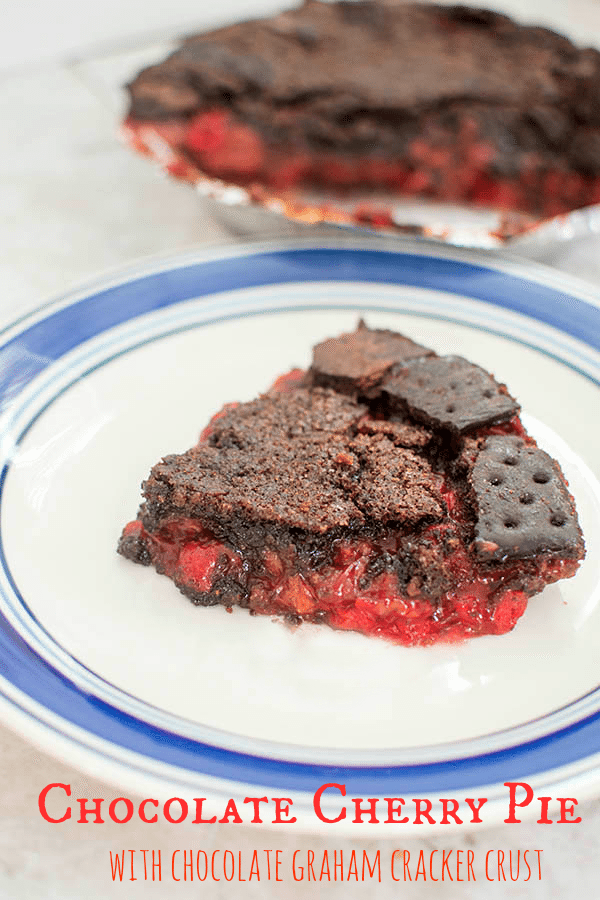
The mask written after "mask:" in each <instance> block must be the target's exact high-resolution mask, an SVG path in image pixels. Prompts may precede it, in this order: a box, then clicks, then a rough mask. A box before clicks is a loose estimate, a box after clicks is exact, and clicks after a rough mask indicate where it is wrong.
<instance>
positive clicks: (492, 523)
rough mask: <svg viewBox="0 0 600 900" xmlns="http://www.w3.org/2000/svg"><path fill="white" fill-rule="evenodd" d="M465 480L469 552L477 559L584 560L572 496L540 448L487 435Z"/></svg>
mask: <svg viewBox="0 0 600 900" xmlns="http://www.w3.org/2000/svg"><path fill="white" fill-rule="evenodd" d="M469 480H470V483H471V487H472V490H473V493H474V496H475V502H476V507H477V522H476V526H475V541H474V544H473V549H474V551H475V553H476V554H477V556H479V557H480V558H481V559H487V560H498V559H504V558H509V559H526V558H527V557H532V556H535V555H537V554H539V553H555V554H558V555H561V556H566V557H572V558H575V559H579V558H581V557H582V556H583V540H582V536H581V531H580V529H579V525H578V523H577V516H576V513H575V507H574V502H573V498H572V497H571V495H570V494H569V492H568V490H567V487H566V484H565V482H564V479H563V475H562V473H561V471H560V468H559V466H558V463H556V462H555V461H554V460H553V459H552V458H551V457H550V456H548V454H547V453H544V451H543V450H540V449H539V447H535V446H531V445H530V444H527V443H525V441H524V440H523V439H522V438H518V437H515V436H514V435H493V436H490V437H488V438H487V439H486V442H485V445H484V447H483V449H482V450H481V451H480V452H479V455H478V457H477V459H476V460H475V465H474V467H473V471H472V472H471V475H470V479H469Z"/></svg>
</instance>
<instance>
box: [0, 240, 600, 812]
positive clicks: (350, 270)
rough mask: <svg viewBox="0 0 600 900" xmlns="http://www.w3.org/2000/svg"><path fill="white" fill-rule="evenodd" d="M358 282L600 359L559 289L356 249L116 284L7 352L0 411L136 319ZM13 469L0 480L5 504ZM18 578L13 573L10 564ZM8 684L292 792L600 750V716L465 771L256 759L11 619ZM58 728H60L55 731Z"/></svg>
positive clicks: (102, 729)
mask: <svg viewBox="0 0 600 900" xmlns="http://www.w3.org/2000/svg"><path fill="white" fill-rule="evenodd" d="M303 281H354V282H372V283H385V284H398V285H407V286H414V287H419V288H429V289H434V290H440V291H443V292H445V293H455V294H458V295H462V296H468V297H472V298H474V299H477V300H482V301H484V302H486V303H490V304H493V305H495V306H500V307H504V308H506V309H510V310H513V311H515V312H518V313H521V314H525V315H527V316H529V317H531V318H534V319H537V320H538V321H540V322H543V323H545V324H547V325H551V326H554V327H555V328H557V329H559V330H560V331H562V332H564V333H565V334H568V335H570V336H572V337H574V338H578V339H579V340H581V341H583V342H584V343H586V344H588V345H589V346H591V347H593V348H595V349H600V310H599V309H597V308H596V307H594V306H593V305H591V304H589V303H586V302H585V301H583V300H581V299H578V298H577V297H574V296H571V295H569V294H566V293H563V292H561V291H559V290H556V289H554V288H552V287H549V286H547V285H544V284H540V283H538V282H535V281H529V280H526V279H523V278H519V277H518V276H515V275H512V274H504V273H503V272H502V271H499V270H496V269H493V268H485V267H484V266H481V265H473V264H470V263H465V262H462V261H458V260H453V259H447V258H436V257H433V256H426V255H418V254H407V253H391V252H388V251H380V250H372V249H369V250H357V249H348V248H341V249H306V248H301V249H296V250H285V251H276V252H271V253H267V252H262V253H257V254H252V255H243V256H239V257H236V258H233V259H232V258H228V259H220V260H219V259H216V260H211V261H208V262H202V263H197V264H193V265H184V266H182V267H177V266H176V265H173V267H172V268H169V269H168V270H166V271H161V272H157V273H155V274H151V275H146V276H144V277H142V278H137V279H134V280H130V281H126V282H124V283H121V284H116V285H114V286H111V287H109V288H107V289H104V290H99V291H97V292H95V293H92V294H90V295H89V296H86V297H84V298H82V299H80V300H78V301H76V302H74V303H72V304H71V305H68V306H66V307H64V308H62V309H59V310H56V311H54V312H50V313H49V314H48V315H47V316H46V317H45V318H43V319H42V320H41V321H38V322H36V323H35V324H33V325H30V326H27V325H26V324H24V327H23V330H22V332H21V333H20V334H18V335H17V336H16V337H13V338H12V339H10V340H8V341H7V342H6V343H5V344H4V346H3V347H2V348H0V407H1V406H2V405H3V404H4V403H6V401H8V400H10V401H14V400H15V399H16V398H17V397H18V395H19V393H20V392H21V391H22V390H23V389H24V388H25V387H26V386H27V385H28V384H29V383H30V382H31V381H32V379H33V378H35V377H36V376H37V375H38V374H39V373H40V372H42V371H43V370H44V369H45V368H46V367H47V366H49V365H50V364H51V363H52V362H54V361H55V360H57V359H59V358H60V357H61V356H63V355H64V354H65V353H67V352H69V351H70V350H73V349H74V348H75V347H77V346H79V345H80V344H82V343H83V342H84V341H86V340H88V339H90V338H92V337H95V336H97V335H98V334H100V333H101V332H103V331H106V330H107V329H110V328H112V327H114V326H116V325H119V324H122V323H124V322H127V321H130V320H131V319H133V318H135V317H136V316H139V315H142V314H147V313H149V312H152V311H154V310H158V309H162V308H164V307H168V306H171V305H173V304H175V303H178V302H181V301H185V300H188V299H191V298H196V297H202V296H206V295H210V294H215V293H220V292H223V291H231V290H236V289H237V290H239V289H244V288H249V287H257V286H260V285H272V284H277V283H290V282H303ZM7 470H8V468H7V467H6V466H5V468H4V470H3V472H2V477H1V479H0V494H1V491H2V488H3V485H4V479H5V476H6V472H7ZM2 564H3V565H4V568H5V571H6V572H7V575H8V576H9V577H10V573H9V570H8V566H7V564H6V561H5V559H4V557H2ZM0 673H1V674H2V675H3V676H4V678H6V679H7V680H8V681H9V682H10V683H12V684H13V685H14V687H15V688H17V689H19V690H21V691H22V692H23V693H24V694H26V695H27V696H28V697H30V698H32V699H33V700H35V701H36V702H37V703H39V704H41V705H42V706H43V707H45V708H46V709H47V710H49V711H50V712H52V713H54V714H57V715H58V716H60V717H61V718H63V719H64V720H65V721H66V722H67V723H72V724H75V725H77V726H79V727H81V728H83V729H85V730H86V731H87V732H88V733H90V734H93V735H96V736H98V737H99V738H101V739H102V740H104V741H106V742H107V748H106V750H107V754H108V753H109V746H108V745H110V744H112V745H116V746H117V747H119V748H123V749H125V750H129V751H133V752H135V753H138V754H142V755H143V756H145V757H147V758H148V759H150V760H156V761H159V762H162V763H166V764H169V765H174V766H177V767H181V768H183V769H185V770H188V771H189V772H196V773H202V774H204V775H209V776H215V777H219V778H225V779H227V780H230V781H239V782H246V783H252V784H261V785H264V786H269V787H273V788H283V789H286V790H288V791H290V790H299V791H307V792H313V791H314V790H315V789H316V787H318V786H319V785H320V784H323V783H324V782H326V781H343V782H344V783H345V784H346V785H347V788H348V792H349V794H353V793H355V794H359V793H360V794H362V795H364V792H365V791H369V792H375V791H377V792H382V791H384V792H386V791H387V792H392V791H393V792H395V793H399V792H409V791H413V792H415V791H419V792H427V793H434V792H436V791H444V790H461V789H466V788H470V787H474V786H476V785H482V784H493V783H497V782H503V781H506V780H518V779H520V778H524V777H525V776H527V775H531V774H533V773H539V772H543V771H546V770H548V769H551V768H556V767H559V766H563V765H566V764H568V763H571V762H574V761H577V760H581V759H584V758H585V757H587V756H589V755H591V754H593V753H595V752H597V751H598V748H599V747H600V713H597V714H594V715H592V716H590V717H588V718H586V719H584V720H582V721H579V722H577V723H575V724H573V725H571V726H569V727H567V728H565V729H563V730H561V731H559V732H555V733H553V734H552V735H549V736H547V737H544V738H540V739H538V740H535V741H531V742H528V743H526V744H521V745H520V746H518V747H512V748H510V749H505V750H500V751H497V752H493V753H489V754H484V755H480V756H471V757H468V758H463V759H460V760H452V761H448V762H437V763H428V764H421V765H416V766H385V767H374V766H360V767H347V766H331V765H309V764H304V763H293V762H286V761H281V760H278V759H275V758H269V757H261V756H251V755H246V754H242V753H238V752H235V751H231V750H227V749H224V748H222V747H218V746H213V745H209V744H206V743H201V742H199V741H195V740H192V739H189V738H186V737H182V736H181V735H178V734H175V733H172V732H169V731H166V730H163V729H160V728H158V727H156V726H154V725H151V724H149V723H147V722H144V721H142V720H139V719H137V718H135V717H133V716H131V715H129V714H127V713H124V712H122V711H120V710H118V709H116V708H114V707H112V706H111V705H109V704H108V703H106V702H105V701H103V700H102V699H100V698H99V697H95V696H93V695H90V694H87V693H85V692H83V691H81V690H80V689H79V688H77V687H76V686H75V685H74V684H73V683H72V682H71V681H70V680H69V679H68V678H67V677H65V676H64V675H63V674H61V673H60V672H58V671H57V670H56V669H54V668H53V667H52V666H50V665H49V664H48V663H47V662H46V661H45V660H43V659H42V658H41V657H40V656H39V655H38V654H37V653H36V652H35V651H34V650H33V649H32V648H31V647H30V646H29V645H28V644H27V643H26V642H25V641H24V640H23V638H22V637H21V636H20V635H19V634H18V633H17V632H16V631H15V629H14V628H13V627H12V625H11V624H10V622H9V621H8V620H7V619H6V618H4V617H0ZM56 727H58V726H56Z"/></svg>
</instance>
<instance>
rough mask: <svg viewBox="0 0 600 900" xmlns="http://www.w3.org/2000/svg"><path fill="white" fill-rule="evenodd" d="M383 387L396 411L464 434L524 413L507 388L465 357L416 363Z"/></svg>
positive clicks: (429, 359) (417, 361)
mask: <svg viewBox="0 0 600 900" xmlns="http://www.w3.org/2000/svg"><path fill="white" fill-rule="evenodd" d="M382 389H383V391H384V393H385V394H386V395H387V397H388V398H389V401H390V405H391V408H392V409H394V407H395V406H397V407H399V409H400V410H406V411H408V412H409V414H410V415H411V416H413V417H414V418H415V419H416V420H417V421H419V422H423V424H425V425H429V426H430V427H431V428H443V429H447V430H449V431H453V432H459V433H461V434H462V433H463V432H466V431H471V430H472V429H474V428H481V427H482V426H485V425H492V424H494V423H495V422H502V421H504V420H506V419H510V418H511V416H513V415H514V414H515V413H516V412H517V411H518V410H519V404H518V403H517V402H516V400H514V399H513V397H511V396H510V394H509V393H508V391H507V390H506V387H505V385H503V384H498V382H497V381H495V379H494V378H493V377H492V376H491V375H490V374H489V372H486V371H485V369H481V368H480V367H479V366H476V365H474V364H473V363H470V362H468V360H466V359H463V358H462V357H460V356H442V357H434V358H431V357H429V358H422V359H414V360H412V361H410V362H408V363H407V364H406V365H403V366H402V368H401V369H398V370H394V372H393V374H392V375H391V376H390V377H389V378H388V379H386V380H385V382H384V384H383V385H382Z"/></svg>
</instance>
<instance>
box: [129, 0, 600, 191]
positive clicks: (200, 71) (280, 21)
mask: <svg viewBox="0 0 600 900" xmlns="http://www.w3.org/2000/svg"><path fill="white" fill-rule="evenodd" d="M348 60H352V61H353V62H352V65H349V64H348ZM129 91H130V95H131V107H130V115H131V116H132V117H133V118H135V119H138V120H153V119H170V118H190V117H192V116H193V115H195V114H196V113H197V112H199V111H202V110H206V109H212V108H215V107H225V108H227V109H229V110H230V111H232V112H233V113H234V115H235V117H236V119H238V120H239V121H241V122H243V123H246V124H248V125H250V126H251V127H253V128H255V129H257V130H258V131H259V132H260V133H261V135H262V136H263V138H264V139H265V140H266V141H267V142H270V143H272V144H273V145H281V146H294V147H298V146H300V147H301V146H303V145H305V146H307V147H311V148H317V149H323V148H335V149H336V150H342V151H344V152H347V153H350V154H365V153H372V152H373V149H374V148H376V153H377V154H378V155H380V156H382V157H384V158H398V157H399V156H402V155H403V153H404V151H405V150H406V148H407V147H408V146H409V145H410V144H411V142H413V141H414V140H415V138H417V137H418V136H419V135H424V134H425V135H427V136H428V140H429V143H434V144H435V142H436V140H437V141H440V142H441V145H445V144H446V143H447V140H446V138H445V135H448V134H452V135H454V136H455V137H456V135H457V134H459V133H460V132H461V129H464V127H465V123H471V125H472V126H473V127H474V129H475V131H476V133H477V134H479V136H480V138H482V139H485V140H486V141H487V143H488V144H489V145H490V146H492V147H493V148H494V152H495V156H494V160H493V163H492V164H491V169H493V170H495V171H496V172H497V173H499V174H502V175H510V174H512V173H515V172H517V171H519V170H520V169H521V168H522V167H523V165H524V164H525V161H526V155H527V154H529V153H535V154H537V155H538V156H539V157H540V158H542V159H544V160H546V162H547V164H548V166H549V167H552V166H555V165H557V164H559V165H560V164H561V163H562V164H565V162H566V164H568V166H569V167H570V168H572V169H573V170H575V171H578V172H581V173H582V174H585V175H588V174H594V173H597V172H598V171H600V53H598V52H597V51H596V50H594V49H581V48H578V47H576V46H575V45H574V44H573V43H571V42H570V41H569V40H568V39H567V38H565V37H562V36H560V35H558V34H555V33H554V32H552V31H549V30H547V29H544V28H538V27H532V26H525V25H520V24H517V23H516V22H514V21H512V20H511V19H509V18H507V17H506V16H502V15H499V14H496V13H492V12H489V11H486V10H477V9H472V8H469V7H464V6H450V7H446V6H437V5H434V4H418V3H406V4H393V3H390V4H387V3H383V2H382V3H372V2H365V0H357V2H338V3H323V2H319V0H307V2H306V3H304V4H303V5H302V6H301V7H299V8H298V9H294V10H291V11H289V12H286V13H282V14H280V15H278V16H274V17H271V18H268V19H261V20H255V21H250V22H244V23H241V24H236V25H232V26H229V27H227V28H222V29H218V30H216V31H213V32H209V33H206V34H201V35H195V36H193V37H190V38H188V39H187V40H186V41H184V43H183V44H182V46H181V47H180V48H179V49H178V50H176V51H175V53H173V54H172V55H171V56H170V57H169V58H168V59H167V60H165V61H164V62H163V63H161V64H159V65H156V66H152V67H150V68H148V69H146V70H144V71H143V72H141V73H140V74H139V75H138V76H137V78H136V79H135V80H134V81H133V82H132V83H131V84H130V85H129Z"/></svg>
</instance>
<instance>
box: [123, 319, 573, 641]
mask: <svg viewBox="0 0 600 900" xmlns="http://www.w3.org/2000/svg"><path fill="white" fill-rule="evenodd" d="M518 412H519V406H518V404H517V402H516V401H515V400H514V399H513V397H511V395H510V394H509V393H508V391H507V389H506V387H505V386H504V385H503V384H499V383H497V382H496V381H495V380H494V378H493V377H492V376H491V375H490V374H488V373H487V372H486V371H484V370H483V369H481V368H480V367H479V366H476V365H473V364H472V363H470V362H468V361H467V360H465V359H462V358H461V357H457V356H446V357H444V356H442V357H440V356H437V355H436V354H434V353H433V352H432V351H430V350H427V349H426V348H425V347H423V346H420V345H419V344H417V343H414V342H413V341H412V340H410V339H409V338H407V337H404V336H403V335H400V334H396V333H394V332H391V331H382V330H371V329H369V328H367V327H366V326H365V325H364V323H362V322H361V323H360V324H359V326H358V328H357V330H356V331H355V332H353V333H351V334H344V335H341V336H340V337H337V338H333V339H329V340H326V341H324V342H323V343H321V344H319V345H317V346H316V347H315V348H314V356H313V365H312V367H311V369H310V370H309V371H308V372H306V373H305V372H301V371H299V370H294V371H293V372H291V373H290V374H288V375H286V376H282V377H281V378H279V379H278V380H277V381H276V382H275V384H274V386H273V388H272V389H271V390H270V391H269V392H268V393H266V394H264V395H262V396H260V397H259V398H258V399H256V400H252V401H250V402H248V403H240V404H230V405H228V406H226V407H225V408H224V409H223V410H222V411H221V412H219V413H217V414H216V415H215V416H214V417H213V419H212V420H211V422H210V423H209V424H208V426H207V427H206V428H205V430H204V431H203V433H202V435H201V437H200V440H199V442H198V444H197V445H196V446H195V447H192V448H191V449H190V450H188V451H187V452H186V453H182V454H177V455H174V456H167V457H165V458H164V459H163V460H161V461H160V462H159V463H158V464H157V465H156V466H154V468H153V469H152V471H151V473H150V476H149V478H148V480H147V481H146V482H145V483H144V485H143V497H144V500H143V503H142V505H141V507H140V510H139V513H138V517H137V519H136V520H135V521H133V522H130V523H129V524H128V525H126V526H125V529H124V531H123V534H122V536H121V540H120V543H119V552H120V553H121V554H122V555H123V556H125V557H127V558H128V559H131V560H133V561H135V562H138V563H141V564H143V565H152V566H154V568H155V569H156V570H157V572H160V573H162V574H165V575H167V577H169V578H171V579H172V580H173V581H174V582H175V584H176V585H177V587H178V588H179V589H180V590H181V591H182V592H183V593H184V594H185V595H186V596H187V597H189V598H190V600H191V601H192V602H193V603H195V604H197V605H199V606H212V605H215V604H222V605H224V606H225V607H227V608H230V607H232V606H234V605H236V606H242V607H245V608H247V609H249V610H250V612H251V613H263V614H266V615H270V616H283V617H285V618H286V619H287V620H290V621H292V622H295V623H299V622H315V623H322V624H327V625H330V626H331V627H333V628H338V629H350V630H353V631H358V632H362V633H364V634H369V635H379V636H381V637H384V638H387V639H389V640H391V641H394V642H397V643H400V644H405V645H412V644H431V643H434V642H436V641H441V640H444V641H452V640H460V639H464V638H467V637H470V636H475V635H483V634H503V633H505V632H507V631H510V630H511V629H512V628H513V627H514V625H515V623H516V621H517V620H518V618H519V617H520V616H521V615H522V614H523V612H524V611H525V608H526V605H527V600H528V598H529V597H531V596H532V595H533V594H537V593H539V592H540V591H541V590H542V589H543V588H544V587H545V585H547V584H551V583H552V582H555V581H558V580H559V579H561V578H568V577H570V576H572V575H574V574H575V572H576V570H577V568H578V566H579V562H580V560H581V559H582V558H583V556H584V543H583V538H582V534H581V530H580V528H579V525H578V521H577V515H576V511H575V507H574V502H573V498H572V497H571V495H570V493H569V490H568V487H567V485H566V482H565V479H564V476H563V474H562V472H561V470H560V468H559V466H558V464H557V463H556V462H555V461H554V460H553V459H551V458H550V457H549V456H548V454H546V453H545V452H544V451H543V450H541V449H539V448H538V447H537V445H536V443H535V441H534V440H533V438H531V437H530V436H529V435H528V434H527V433H526V431H525V429H524V428H523V425H522V424H521V421H520V419H519V416H518Z"/></svg>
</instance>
